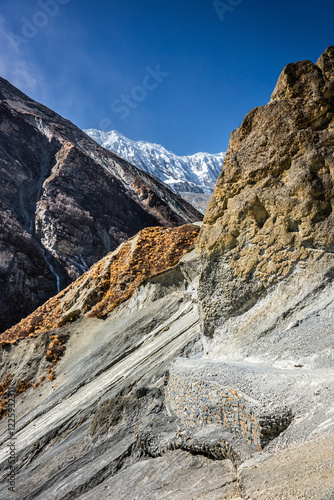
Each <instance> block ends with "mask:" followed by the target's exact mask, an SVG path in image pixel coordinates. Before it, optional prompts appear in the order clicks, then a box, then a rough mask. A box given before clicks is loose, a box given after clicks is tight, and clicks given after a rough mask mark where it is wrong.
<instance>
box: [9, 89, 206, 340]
mask: <svg viewBox="0 0 334 500" xmlns="http://www.w3.org/2000/svg"><path fill="white" fill-rule="evenodd" d="M0 182H1V192H0V210H1V226H0V229H1V232H0V242H1V243H0V244H1V269H0V289H1V312H0V331H3V330H4V329H6V328H8V327H9V326H11V325H12V324H14V323H16V322H17V321H18V320H19V319H21V318H22V317H23V316H24V315H26V314H27V313H28V312H31V311H33V310H34V309H35V308H36V307H37V306H39V305H41V304H42V303H43V302H45V300H47V299H48V298H49V297H50V296H52V295H54V294H56V293H57V290H58V291H59V290H60V289H61V288H63V287H64V286H66V285H68V284H69V283H70V282H71V281H73V280H74V279H76V278H77V277H78V276H80V275H81V274H82V273H83V272H85V271H87V270H88V269H89V268H90V267H91V266H92V265H93V264H94V263H95V262H97V261H98V260H99V259H101V258H102V257H103V256H104V255H105V254H106V253H108V252H110V251H112V250H114V249H115V248H116V247H117V246H118V245H119V243H121V242H122V241H124V240H126V239H127V238H128V237H131V236H133V235H134V234H136V233H137V232H138V231H139V230H140V229H142V228H144V227H147V226H156V225H158V226H178V225H180V224H183V223H185V222H191V221H194V220H199V219H200V218H201V215H200V214H198V212H197V211H196V210H195V209H193V208H192V207H191V205H189V204H187V203H186V202H184V200H182V199H181V198H180V197H178V196H177V195H176V194H174V193H173V192H172V191H170V190H169V189H168V188H167V187H165V186H164V185H162V184H160V183H159V182H158V181H155V180H154V179H153V178H152V177H150V176H149V175H148V174H145V173H144V172H142V171H140V170H138V169H137V168H136V167H134V166H133V165H131V164H129V163H127V162H126V161H124V160H122V159H121V158H119V157H118V156H116V155H115V154H113V153H111V152H109V151H106V150H104V149H103V148H102V147H100V146H99V145H98V144H96V143H95V142H94V141H92V140H91V139H90V138H89V137H88V136H86V134H84V133H83V132H82V131H81V130H79V129H78V128H77V127H75V126H74V125H72V124H71V123H70V122H69V121H67V120H65V119H63V118H61V117H60V116H59V115H57V114H56V113H54V112H52V111H51V110H49V109H47V108H46V107H44V106H42V105H41V104H39V103H36V102H34V101H33V100H31V99H29V98H28V97H27V96H25V95H24V94H22V93H21V92H20V91H18V90H17V89H15V88H14V87H13V86H12V85H10V84H9V83H8V82H7V81H5V80H3V79H0ZM8 235H10V237H8ZM37 261H38V262H37ZM23 296H24V300H22V298H23Z"/></svg>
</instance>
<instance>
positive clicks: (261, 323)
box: [0, 47, 334, 500]
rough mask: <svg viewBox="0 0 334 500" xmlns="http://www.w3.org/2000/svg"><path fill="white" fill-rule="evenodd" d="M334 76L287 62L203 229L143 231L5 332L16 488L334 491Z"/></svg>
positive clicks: (127, 493)
mask: <svg viewBox="0 0 334 500" xmlns="http://www.w3.org/2000/svg"><path fill="white" fill-rule="evenodd" d="M333 76H334V47H329V48H328V49H327V50H326V52H325V53H324V54H323V55H322V56H321V57H320V59H319V61H318V62H317V64H316V65H313V64H312V63H311V62H309V61H303V62H300V63H295V64H290V65H288V66H287V67H286V68H285V69H284V70H283V72H282V74H281V76H280V78H279V81H278V84H277V87H276V89H275V91H274V93H273V96H272V100H271V101H270V103H269V104H268V105H267V106H264V107H262V108H257V109H256V110H253V111H252V112H251V113H250V114H249V115H247V116H246V118H245V120H244V122H243V123H242V125H241V127H239V129H238V130H236V131H235V132H233V133H232V136H231V141H230V145H229V150H228V153H227V155H226V163H225V164H224V169H223V171H222V173H221V176H220V177H219V179H218V182H217V186H216V189H215V193H214V195H213V198H212V201H211V203H210V207H209V209H208V211H207V213H206V216H205V222H204V224H203V225H202V227H201V229H200V231H199V236H198V237H197V234H198V227H197V226H199V225H200V224H196V227H195V226H194V225H190V224H187V225H184V226H182V227H178V228H168V229H166V228H161V227H156V228H148V229H144V230H142V231H141V232H140V233H139V234H137V235H136V236H134V237H133V238H132V239H131V240H130V241H128V242H124V243H122V244H121V245H120V246H119V247H118V249H117V250H116V251H114V252H112V253H110V254H109V255H107V256H106V257H105V258H104V259H102V260H101V261H100V262H98V263H97V264H96V265H94V266H93V267H92V268H91V270H90V271H89V272H87V273H85V274H84V275H83V276H81V277H80V278H78V280H77V281H76V282H75V283H73V284H71V285H70V286H69V287H68V288H67V289H66V290H64V291H63V292H61V293H60V294H58V296H56V297H54V298H53V299H51V300H50V301H49V302H47V303H46V304H45V305H44V306H42V307H41V308H39V309H38V310H36V311H35V312H34V313H33V314H32V315H30V316H29V317H28V318H26V319H25V320H23V321H21V322H20V323H19V324H18V325H16V326H14V327H13V328H11V329H10V330H8V331H7V332H5V333H3V334H2V335H1V336H0V340H1V346H0V395H1V399H2V402H1V405H0V418H1V417H2V419H1V420H0V446H1V448H0V498H1V499H2V498H6V499H7V498H8V497H9V494H8V491H9V490H8V486H9V485H10V486H12V485H13V486H12V487H13V488H14V490H15V495H16V498H20V499H22V500H33V499H38V500H45V499H48V500H66V499H70V498H71V499H72V498H79V499H80V500H95V499H96V498H101V499H103V500H108V499H109V500H119V499H121V500H128V499H129V498H131V499H133V500H141V499H143V498H145V500H147V499H148V500H157V499H161V498H166V499H167V498H170V499H173V500H189V498H192V499H194V500H197V499H200V500H232V499H233V500H241V499H243V500H296V499H303V500H332V499H333V498H334V476H333V465H334V398H333V394H334V363H333V360H334V349H333V317H334V309H333V306H334V258H333V234H334V233H333V226H332V217H333V216H332V204H333V200H334V196H333V194H334V193H333V192H332V189H333V178H334V175H333V172H334V164H333V138H334V129H333V101H334V99H333V95H334V78H333ZM196 237H197V239H196ZM195 240H196V248H197V250H196V248H195V249H193V247H194V243H195ZM184 279H186V280H187V281H188V283H189V287H188V289H187V290H185V287H184ZM14 397H15V398H16V403H15V418H16V422H15V428H14V429H13V427H10V425H9V424H10V422H12V420H10V419H9V416H10V415H11V414H12V413H13V411H14V410H13V408H14V405H13V399H14ZM11 425H12V424H11ZM13 443H14V445H13ZM13 453H14V456H15V460H16V473H15V474H14V473H13V471H12V470H11V468H10V462H9V458H10V457H11V455H10V454H13ZM9 498H10V497H9Z"/></svg>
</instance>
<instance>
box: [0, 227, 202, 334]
mask: <svg viewBox="0 0 334 500" xmlns="http://www.w3.org/2000/svg"><path fill="white" fill-rule="evenodd" d="M198 232H199V227H198V226H195V225H192V224H186V225H184V226H181V227H177V228H168V229H166V228H161V227H150V228H146V229H143V230H142V231H140V232H139V233H138V234H137V235H136V236H134V237H133V238H131V239H130V240H128V241H126V242H125V243H122V244H121V245H120V246H119V247H118V248H117V249H116V250H115V251H114V252H111V253H110V254H108V255H107V256H106V257H104V258H103V259H102V260H100V261H99V262H98V263H97V264H95V265H94V266H93V267H92V268H91V269H90V270H89V271H88V272H87V273H86V274H84V275H83V276H81V277H80V278H79V279H78V280H76V281H75V282H74V283H72V284H71V285H70V286H69V287H67V288H66V289H65V290H63V291H62V292H60V294H58V295H57V296H56V297H53V298H51V299H50V300H48V301H47V302H46V303H45V304H43V305H42V306H41V307H39V308H38V309H36V311H35V312H33V313H32V314H30V315H29V316H28V317H27V318H25V319H23V320H22V321H21V322H20V323H18V324H17V325H15V326H13V327H12V328H10V329H9V330H6V331H5V332H4V333H2V334H1V335H0V344H4V343H8V342H11V343H12V342H15V341H16V340H18V339H22V338H26V337H28V336H36V335H38V334H39V333H41V332H46V331H48V330H50V329H52V328H56V327H60V326H62V325H65V324H67V323H70V322H72V321H75V320H76V319H77V318H78V317H79V316H80V315H82V314H86V315H87V316H89V317H92V318H103V319H104V318H106V317H107V316H108V314H109V313H110V312H111V311H112V310H113V309H114V308H115V307H117V306H118V305H119V304H121V303H122V302H124V301H125V300H127V299H128V298H130V297H131V295H132V294H133V293H134V291H135V290H136V288H137V287H138V286H139V285H141V284H142V283H143V282H144V281H145V280H146V279H148V278H151V277H152V276H154V275H156V274H158V273H161V272H162V271H165V270H166V269H168V268H170V267H173V266H174V265H176V264H177V262H178V261H179V259H180V258H181V257H182V256H183V255H184V254H186V253H187V252H188V251H189V250H191V249H192V248H193V247H194V244H195V240H196V238H197V235H198Z"/></svg>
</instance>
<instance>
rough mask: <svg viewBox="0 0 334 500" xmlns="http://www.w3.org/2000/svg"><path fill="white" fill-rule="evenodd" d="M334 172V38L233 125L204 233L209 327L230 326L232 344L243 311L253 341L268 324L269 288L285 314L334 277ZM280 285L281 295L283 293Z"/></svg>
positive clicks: (227, 336) (201, 247)
mask: <svg viewBox="0 0 334 500" xmlns="http://www.w3.org/2000/svg"><path fill="white" fill-rule="evenodd" d="M333 182H334V47H329V48H328V49H327V50H326V51H325V53H324V54H323V55H322V56H321V57H320V59H319V60H318V62H317V63H316V64H313V63H312V62H310V61H302V62H297V63H292V64H288V65H287V66H286V67H285V68H284V70H283V72H282V74H281V75H280V77H279V79H278V82H277V85H276V88H275V90H274V92H273V94H272V96H271V100H270V102H269V103H268V104H267V105H266V106H263V107H259V108H255V109H253V110H252V111H250V113H248V115H247V116H246V117H245V119H244V120H243V122H242V124H241V126H240V127H239V128H238V129H237V130H235V131H234V132H232V134H231V138H230V143H229V147H228V151H227V153H226V156H225V161H224V167H223V170H222V172H221V174H220V176H219V178H218V181H217V184H216V187H215V191H214V193H213V196H212V199H211V202H210V204H209V207H208V209H207V211H206V214H205V218H204V225H203V228H202V230H201V233H200V237H199V240H198V251H199V258H200V291H199V294H200V302H201V310H202V321H203V330H204V334H205V335H206V336H208V337H213V336H219V335H222V340H223V339H224V342H226V344H229V346H230V347H231V346H232V345H233V343H234V342H238V336H239V337H240V335H241V330H242V328H243V331H244V332H245V331H246V330H245V327H244V326H243V327H242V328H241V326H240V324H241V323H240V321H241V319H240V318H242V322H243V325H245V318H246V315H247V314H248V316H249V317H248V320H247V321H248V335H249V337H248V341H251V340H254V338H258V337H260V336H262V335H263V334H264V332H265V331H266V328H268V324H267V323H266V321H264V316H263V315H262V319H261V318H260V315H257V314H255V308H253V309H252V307H253V306H254V305H256V304H257V307H258V304H259V300H260V299H262V300H265V297H267V306H266V309H267V312H268V311H269V308H273V300H274V301H275V304H276V314H280V313H279V312H278V311H279V309H280V310H281V313H282V311H283V310H287V309H288V308H289V307H291V308H292V307H293V305H294V303H295V301H296V300H297V298H298V297H299V298H300V295H301V293H302V290H304V291H305V293H309V292H310V289H312V288H314V287H316V286H321V282H324V281H326V280H328V279H331V278H332V276H333V272H334V270H333V265H334V262H333V250H334V215H333V203H334V201H333V194H334V192H333ZM288 278H289V279H290V283H291V282H292V280H295V290H296V291H295V293H292V294H291V296H290V297H289V296H288V294H287V293H286V294H285V295H284V293H283V290H284V286H283V285H284V284H285V283H286V282H287V279H288ZM275 287H276V288H275ZM277 287H278V288H277ZM275 289H276V290H277V293H278V294H279V293H281V295H280V296H278V295H277V296H276V298H275V299H273V297H272V295H271V294H272V293H273V290H275ZM279 290H280V291H279ZM306 290H307V292H306ZM287 301H290V303H289V304H287ZM264 303H265V302H263V304H264ZM251 311H253V312H251ZM271 312H273V311H271ZM262 313H263V311H262ZM250 315H252V317H253V319H252V320H251V319H250ZM239 320H240V321H239ZM245 335H246V334H245ZM243 338H244V339H245V337H243ZM226 344H225V347H226V348H227V345H226ZM222 349H223V348H222Z"/></svg>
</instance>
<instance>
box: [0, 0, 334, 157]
mask: <svg viewBox="0 0 334 500" xmlns="http://www.w3.org/2000/svg"><path fill="white" fill-rule="evenodd" d="M217 3H218V4H219V2H217ZM220 5H221V7H220V9H218V8H217V9H215V7H214V2H213V1H210V0H177V1H176V0H168V1H166V0H159V1H158V0H141V1H139V0H108V1H102V0H95V1H93V0H90V1H87V0H40V2H36V1H31V0H0V44H1V52H0V75H1V76H3V77H4V78H7V79H8V80H9V81H11V82H12V83H13V84H14V85H16V86H18V87H19V88H20V89H21V90H22V91H24V92H25V93H27V94H28V95H30V96H31V97H33V98H34V99H36V100H38V101H40V102H42V103H43V104H46V105H47V106H49V107H50V108H52V109H53V110H55V111H56V112H58V113H59V114H61V115H62V116H64V117H65V118H68V119H69V120H71V121H72V122H74V123H75V124H76V125H78V126H79V127H81V128H91V127H92V128H104V129H105V130H111V129H116V130H118V131H120V132H122V133H123V134H125V135H126V136H127V137H129V138H130V139H135V140H146V141H151V142H157V143H160V144H163V145H164V146H165V147H166V148H167V149H169V150H171V151H173V152H175V153H177V154H182V155H184V154H192V153H195V152H197V151H207V152H210V153H217V152H220V151H225V150H226V148H227V144H228V139H229V134H230V132H231V131H232V130H233V129H235V128H236V127H238V126H239V125H240V123H241V121H242V119H243V117H244V115H245V114H246V113H247V112H248V111H249V110H250V109H252V108H254V107H255V106H260V105H263V104H266V103H267V102H268V101H269V99H270V95H271V92H272V90H273V88H274V86H275V84H276V81H277V78H278V76H279V74H280V72H281V70H282V69H283V67H284V66H285V65H286V64H287V63H289V62H293V61H298V60H302V59H310V60H311V61H313V62H315V61H316V60H317V59H318V57H319V56H320V54H321V53H322V52H323V51H324V50H325V49H326V47H327V46H328V45H333V44H334V28H333V20H334V2H333V0H318V1H316V2H315V1H313V0H312V1H310V0H292V1H291V0H290V1H288V0H281V1H276V0H272V1H263V0H262V1H260V0H226V1H223V0H221V1H220ZM224 5H225V6H224ZM217 10H219V12H217ZM224 10H226V12H224ZM219 14H220V15H219ZM17 37H19V38H17ZM157 66H160V70H159V68H157ZM157 69H158V70H159V71H160V72H161V73H162V74H160V76H159V75H158V76H157V75H155V76H152V73H153V75H154V72H156V70H157ZM167 74H168V76H167ZM122 101H123V102H122Z"/></svg>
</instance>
